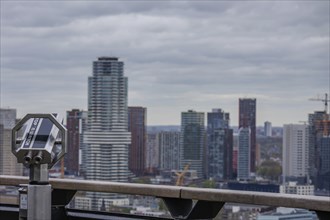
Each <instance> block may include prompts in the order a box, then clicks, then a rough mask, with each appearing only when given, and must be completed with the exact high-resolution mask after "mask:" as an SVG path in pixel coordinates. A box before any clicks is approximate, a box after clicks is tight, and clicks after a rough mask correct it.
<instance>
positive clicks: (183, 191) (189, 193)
mask: <svg viewBox="0 0 330 220" xmlns="http://www.w3.org/2000/svg"><path fill="white" fill-rule="evenodd" d="M23 183H28V178H27V177H22V176H0V185H8V186H18V185H19V184H23ZM50 184H51V185H52V187H53V188H55V189H66V190H77V191H91V192H107V193H122V194H133V195H145V196H155V197H167V198H182V199H193V200H204V201H214V202H229V203H241V204H255V205H265V206H276V207H278V206H283V207H292V208H304V209H309V210H315V211H325V212H330V197H321V196H301V195H293V194H279V193H264V192H248V191H236V190H220V189H205V188H191V187H177V186H164V185H150V184H135V183H118V182H105V181H89V180H76V179H50Z"/></svg>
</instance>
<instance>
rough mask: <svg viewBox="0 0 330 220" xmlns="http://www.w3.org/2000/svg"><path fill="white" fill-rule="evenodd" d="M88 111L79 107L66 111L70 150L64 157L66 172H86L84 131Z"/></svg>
mask: <svg viewBox="0 0 330 220" xmlns="http://www.w3.org/2000/svg"><path fill="white" fill-rule="evenodd" d="M86 120H87V112H86V111H81V110H79V109H72V110H71V111H67V112H66V128H67V132H68V139H67V140H68V152H67V154H66V155H65V157H64V161H65V162H64V164H65V168H66V172H67V173H68V174H70V175H76V176H77V175H80V174H83V173H84V171H83V170H84V169H83V163H82V161H85V160H86V158H84V159H82V156H83V155H84V156H86V154H84V153H83V151H84V149H83V144H82V143H83V140H82V139H83V132H84V131H85V130H86V126H87V124H86Z"/></svg>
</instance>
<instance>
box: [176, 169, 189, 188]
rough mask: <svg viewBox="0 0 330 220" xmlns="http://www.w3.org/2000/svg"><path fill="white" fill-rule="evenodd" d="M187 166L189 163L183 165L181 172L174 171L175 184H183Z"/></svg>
mask: <svg viewBox="0 0 330 220" xmlns="http://www.w3.org/2000/svg"><path fill="white" fill-rule="evenodd" d="M189 167H190V164H187V165H186V166H185V167H184V169H183V171H182V172H175V174H176V175H177V179H176V184H175V185H176V186H182V185H183V180H184V176H185V175H186V173H187V172H188V169H189Z"/></svg>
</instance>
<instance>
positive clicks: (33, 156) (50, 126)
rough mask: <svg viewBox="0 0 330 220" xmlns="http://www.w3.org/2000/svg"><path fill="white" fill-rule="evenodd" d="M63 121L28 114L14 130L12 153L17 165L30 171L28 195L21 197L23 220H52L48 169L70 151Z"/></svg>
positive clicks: (47, 116) (53, 116)
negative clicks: (67, 147)
mask: <svg viewBox="0 0 330 220" xmlns="http://www.w3.org/2000/svg"><path fill="white" fill-rule="evenodd" d="M61 121H62V119H61V118H60V116H59V115H58V114H27V115H26V116H25V117H24V118H23V119H22V120H20V121H19V122H18V123H17V125H15V127H14V128H13V129H12V153H13V154H14V155H15V156H16V157H17V162H18V163H23V164H24V166H26V167H27V168H29V169H30V179H29V184H28V185H27V194H26V193H25V194H24V193H23V194H20V219H26V218H27V219H28V220H30V219H31V220H32V219H33V220H39V219H40V220H45V219H49V220H50V219H51V185H50V184H49V182H48V169H50V168H52V167H53V166H54V165H55V163H56V162H58V161H59V160H60V159H61V158H62V157H63V156H64V154H65V153H66V151H67V150H66V138H67V133H66V128H65V127H64V126H63V125H62V123H61ZM24 196H25V197H24ZM21 209H23V210H24V209H25V210H27V211H26V212H27V213H24V212H21Z"/></svg>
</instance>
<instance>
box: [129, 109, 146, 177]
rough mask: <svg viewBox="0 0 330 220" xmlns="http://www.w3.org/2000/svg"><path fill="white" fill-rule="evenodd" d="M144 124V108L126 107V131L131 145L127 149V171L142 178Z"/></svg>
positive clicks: (144, 158)
mask: <svg viewBox="0 0 330 220" xmlns="http://www.w3.org/2000/svg"><path fill="white" fill-rule="evenodd" d="M146 124H147V109H146V108H143V107H128V131H129V132H131V134H132V143H131V144H130V147H129V169H130V170H131V171H132V173H134V174H135V175H136V176H142V175H143V174H144V173H145V168H146V167H145V161H146V141H147V129H146V126H147V125H146Z"/></svg>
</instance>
